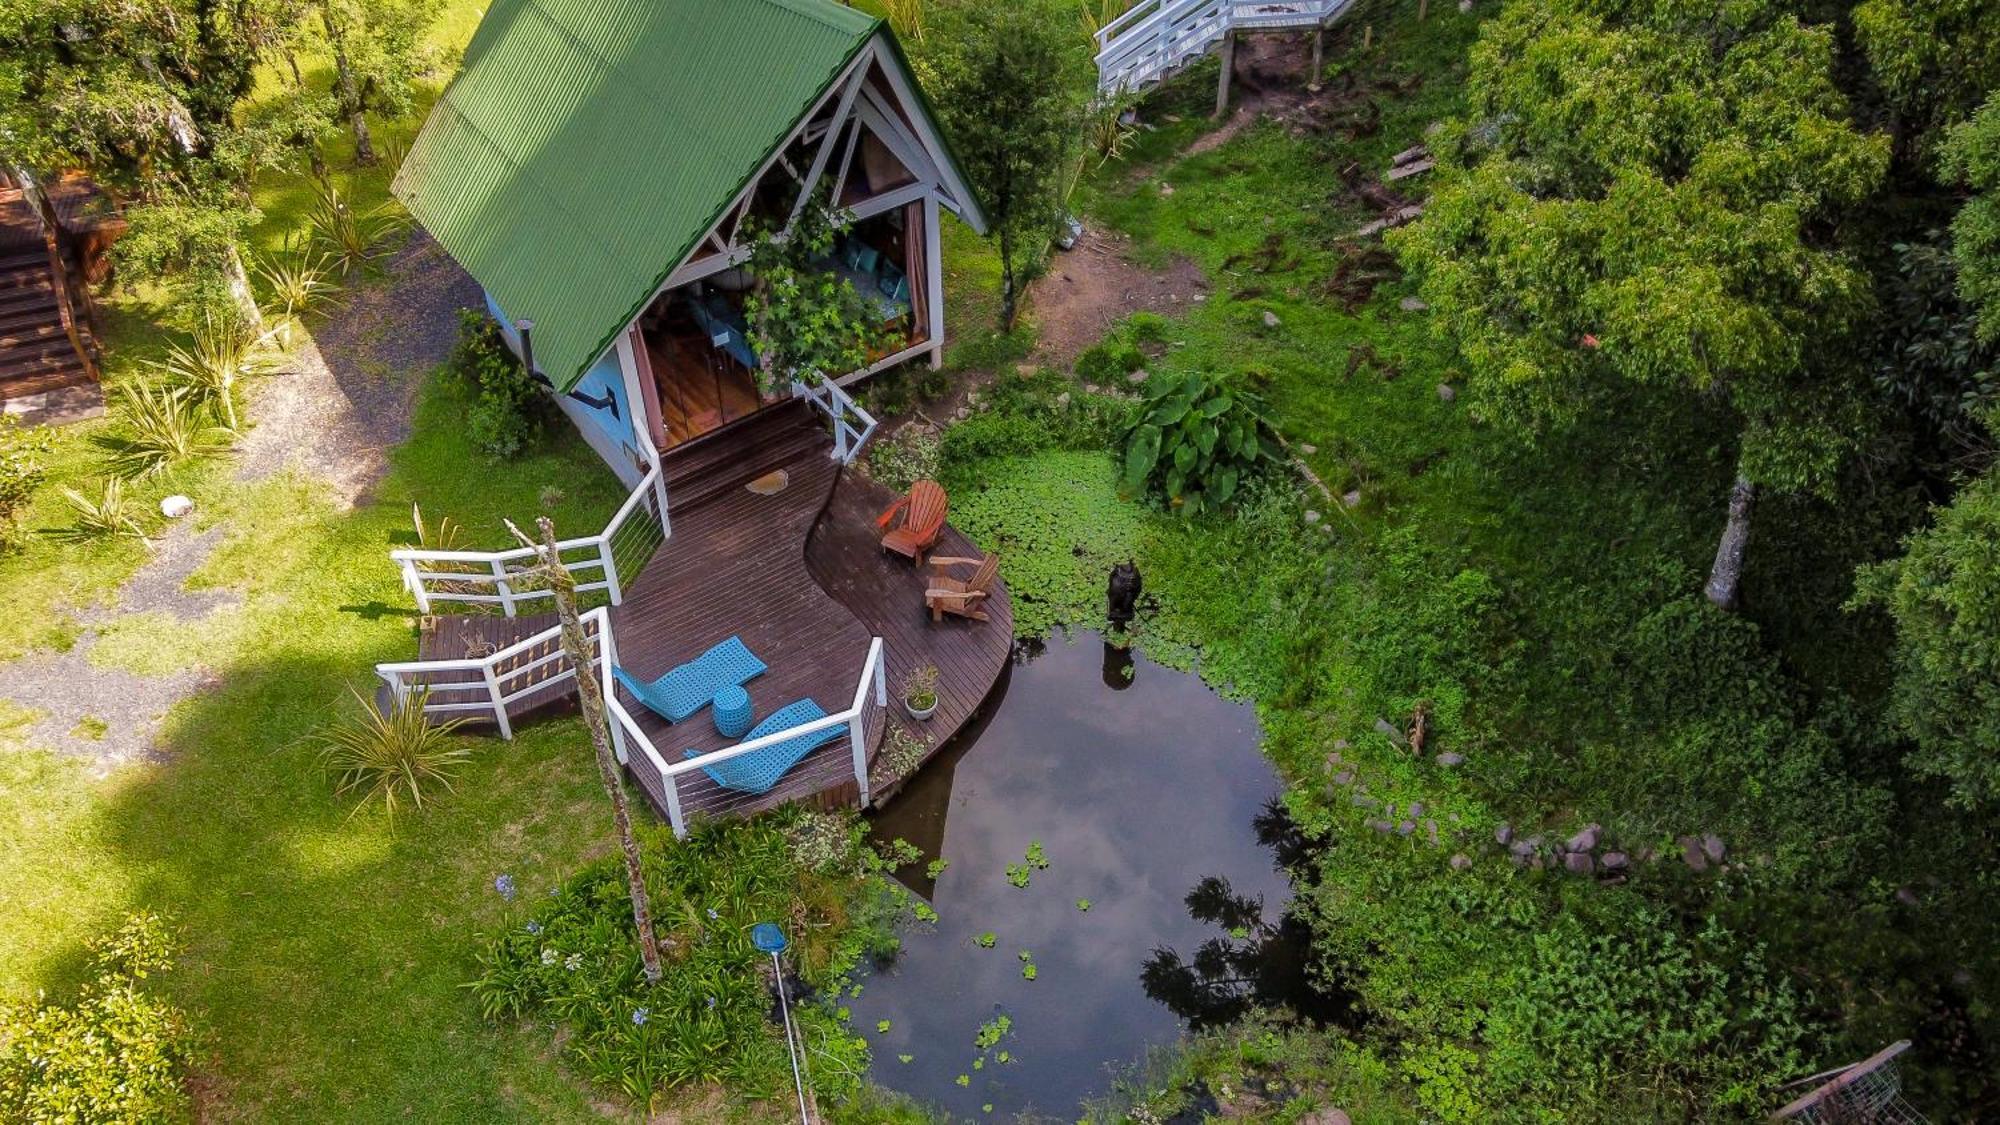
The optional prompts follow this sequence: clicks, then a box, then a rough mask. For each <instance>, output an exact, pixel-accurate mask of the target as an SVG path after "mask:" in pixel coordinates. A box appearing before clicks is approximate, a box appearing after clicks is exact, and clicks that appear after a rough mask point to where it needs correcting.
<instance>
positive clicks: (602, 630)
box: [578, 613, 631, 766]
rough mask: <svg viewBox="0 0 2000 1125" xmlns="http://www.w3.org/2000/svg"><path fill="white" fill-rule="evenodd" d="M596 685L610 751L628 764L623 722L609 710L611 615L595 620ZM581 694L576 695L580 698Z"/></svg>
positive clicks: (614, 654) (613, 642)
mask: <svg viewBox="0 0 2000 1125" xmlns="http://www.w3.org/2000/svg"><path fill="white" fill-rule="evenodd" d="M597 660H598V665H599V667H598V669H597V687H598V691H599V692H600V693H601V694H602V695H603V696H604V700H605V704H604V725H605V726H607V727H609V728H611V752H612V754H613V755H615V756H616V757H617V759H618V764H619V765H621V766H623V765H629V764H630V759H631V754H630V752H629V751H627V750H626V749H625V723H624V721H623V720H621V719H620V718H619V717H618V716H617V714H616V713H614V712H613V711H612V710H611V698H612V696H611V692H612V691H613V690H614V685H613V682H612V679H611V669H613V668H615V667H617V666H618V638H617V636H615V635H614V634H613V633H612V632H611V615H610V614H609V613H607V614H605V615H604V616H603V617H601V618H599V619H598V622H597ZM581 698H582V696H580V695H579V696H578V699H581Z"/></svg>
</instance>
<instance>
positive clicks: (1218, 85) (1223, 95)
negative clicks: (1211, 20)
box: [1215, 27, 1236, 120]
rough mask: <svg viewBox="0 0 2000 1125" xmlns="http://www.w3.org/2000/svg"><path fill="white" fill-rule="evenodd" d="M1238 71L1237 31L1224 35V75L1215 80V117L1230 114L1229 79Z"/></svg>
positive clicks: (1231, 29) (1231, 30) (1230, 30)
mask: <svg viewBox="0 0 2000 1125" xmlns="http://www.w3.org/2000/svg"><path fill="white" fill-rule="evenodd" d="M1235 70H1236V29H1235V28H1233V27H1232V28H1230V29H1229V30H1228V31H1225V32H1223V33H1222V73H1221V74H1220V75H1219V76H1218V77H1217V78H1216V80H1215V116H1216V119H1217V120H1220V119H1221V118H1222V115H1223V114H1225V113H1228V112H1229V78H1230V75H1232V74H1233V73H1234V72H1235Z"/></svg>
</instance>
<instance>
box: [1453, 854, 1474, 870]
mask: <svg viewBox="0 0 2000 1125" xmlns="http://www.w3.org/2000/svg"><path fill="white" fill-rule="evenodd" d="M1450 862H1451V869H1452V870H1453V871H1465V870H1467V869H1469V868H1470V867H1471V866H1472V857H1471V856H1469V855H1466V854H1465V853H1464V852H1459V853H1458V854H1457V855H1454V856H1452V857H1451V860H1450Z"/></svg>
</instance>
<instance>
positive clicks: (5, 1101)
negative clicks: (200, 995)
mask: <svg viewBox="0 0 2000 1125" xmlns="http://www.w3.org/2000/svg"><path fill="white" fill-rule="evenodd" d="M91 950H92V954H93V958H92V967H93V969H94V976H93V979H92V980H91V982H90V983H89V984H87V985H85V986H84V988H83V990H82V992H81V994H80V995H78V997H77V999H76V1002H75V1003H74V1004H73V1005H71V1006H68V1007H64V1006H61V1005H54V1004H49V1003H47V1002H46V1000H43V1001H40V1002H37V1003H35V1004H22V1005H12V1006H7V1007H0V1120H7V1121H19V1122H92V1123H103V1125H155V1123H158V1122H163V1121H179V1120H184V1119H186V1118H188V1117H189V1116H190V1113H189V1110H190V1105H189V1100H188V1095H187V1089H186V1078H187V1070H188V1065H189V1062H190V1060H191V1059H192V1057H193V1054H194V1049H195V1046H196V1040H195V1035H194V1031H193V1028H192V1025H191V1024H190V1022H189V1021H188V1018H187V1017H186V1016H185V1015H184V1014H183V1013H182V1012H181V1011H180V1010H179V1009H177V1008H175V1007H174V1006H173V1005H171V1004H168V1003H167V1002H165V1001H164V1000H161V999H160V998H158V997H156V996H154V995H153V994H152V993H151V992H149V991H148V990H147V989H146V988H144V987H142V985H143V983H144V982H145V981H147V980H148V979H150V978H151V977H153V976H155V975H157V974H159V973H162V972H165V971H167V970H168V969H171V968H172V967H173V962H174V957H175V956H176V954H177V952H178V950H177V949H176V946H175V942H174V940H173V938H172V936H171V934H170V932H169V929H168V925H167V923H166V922H165V921H164V920H163V919H161V918H160V917H159V916H158V915H155V914H138V915H134V916H133V917H132V918H130V919H128V920H127V921H126V923H125V925H124V926H123V927H122V928H120V929H119V930H118V932H117V933H115V934H112V935H110V936H108V937H105V938H100V939H98V940H96V941H94V942H92V943H91Z"/></svg>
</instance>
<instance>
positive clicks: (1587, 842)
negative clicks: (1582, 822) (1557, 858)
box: [1566, 824, 1604, 852]
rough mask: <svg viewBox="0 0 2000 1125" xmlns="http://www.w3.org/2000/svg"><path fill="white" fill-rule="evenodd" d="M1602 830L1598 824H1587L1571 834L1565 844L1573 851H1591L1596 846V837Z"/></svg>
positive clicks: (1601, 833)
mask: <svg viewBox="0 0 2000 1125" xmlns="http://www.w3.org/2000/svg"><path fill="white" fill-rule="evenodd" d="M1603 832H1604V829H1603V828H1602V827H1601V826H1600V825H1596V824H1592V825H1588V826H1586V827H1585V828H1584V830H1583V831H1581V832H1579V833H1577V834H1576V835H1574V836H1571V837H1570V838H1569V843H1568V844H1567V845H1566V846H1567V847H1568V848H1569V850H1570V851H1573V852H1587V851H1592V850H1594V849H1595V848H1596V847H1597V840H1598V837H1599V836H1601V835H1603Z"/></svg>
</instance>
